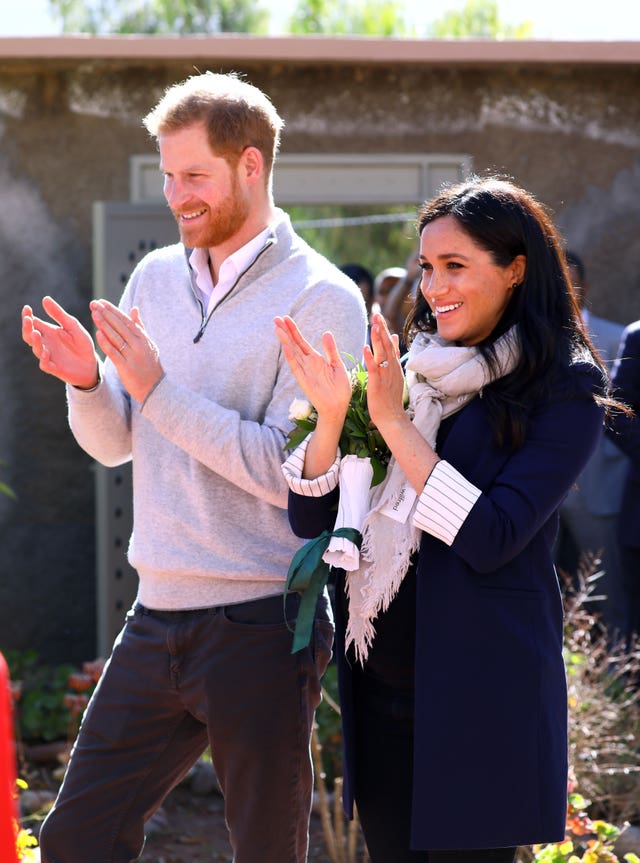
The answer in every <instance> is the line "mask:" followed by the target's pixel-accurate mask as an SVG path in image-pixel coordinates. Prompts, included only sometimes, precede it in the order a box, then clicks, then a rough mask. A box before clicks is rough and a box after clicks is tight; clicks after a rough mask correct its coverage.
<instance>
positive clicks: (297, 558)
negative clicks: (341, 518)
mask: <svg viewBox="0 0 640 863" xmlns="http://www.w3.org/2000/svg"><path fill="white" fill-rule="evenodd" d="M334 536H336V537H344V538H345V539H348V540H350V541H351V542H352V543H353V544H354V545H357V547H358V549H360V546H361V545H362V534H361V533H360V531H359V530H356V529H355V528H354V527H339V528H338V529H337V530H334V531H333V533H331V531H328V530H323V531H322V533H321V534H320V536H317V537H316V538H315V539H312V540H309V542H307V543H305V544H304V545H303V546H302V547H301V548H299V549H298V550H297V552H296V553H295V554H294V556H293V559H292V560H291V565H290V566H289V571H288V572H287V580H286V582H285V590H284V603H285V620H286V599H287V593H289V591H292V590H295V591H298V593H300V594H301V598H300V606H299V608H298V618H297V620H296V628H295V630H293V629H291V627H290V626H289V624H288V623H287V626H288V627H289V630H290V631H291V632H293V647H292V649H291V653H297V652H298V651H299V650H302V649H303V648H304V647H306V646H307V645H308V644H309V641H310V640H311V630H312V629H313V621H314V618H315V612H316V604H317V602H318V596H319V595H320V593H321V592H322V591H323V590H324V588H325V585H326V584H327V581H328V580H329V572H330V570H331V566H330V565H329V564H328V563H325V562H324V560H323V559H322V555H323V554H324V553H325V551H326V549H327V546H328V545H329V542H330V541H331V538H332V537H334Z"/></svg>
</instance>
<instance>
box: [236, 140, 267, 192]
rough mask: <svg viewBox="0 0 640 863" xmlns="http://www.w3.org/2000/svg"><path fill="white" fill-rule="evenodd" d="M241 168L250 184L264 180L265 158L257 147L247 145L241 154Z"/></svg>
mask: <svg viewBox="0 0 640 863" xmlns="http://www.w3.org/2000/svg"><path fill="white" fill-rule="evenodd" d="M239 167H240V170H241V171H242V172H243V176H244V179H245V181H246V182H247V183H248V184H249V185H253V184H254V183H257V182H258V181H259V180H262V176H263V171H264V159H263V158H262V153H261V152H260V150H258V148H257V147H245V148H244V150H243V151H242V155H241V156H240V165H239Z"/></svg>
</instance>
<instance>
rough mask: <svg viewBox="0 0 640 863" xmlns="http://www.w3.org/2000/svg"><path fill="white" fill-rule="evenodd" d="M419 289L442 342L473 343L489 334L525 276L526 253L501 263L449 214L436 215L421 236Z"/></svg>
mask: <svg viewBox="0 0 640 863" xmlns="http://www.w3.org/2000/svg"><path fill="white" fill-rule="evenodd" d="M420 267H421V269H422V279H421V281H420V289H421V290H422V293H423V295H424V298H425V299H426V301H427V302H428V304H429V306H430V307H431V310H432V312H433V314H434V315H435V318H436V321H437V326H438V333H439V334H440V335H441V336H442V337H443V338H445V339H446V340H447V341H451V342H457V343H458V344H461V345H476V344H478V343H479V342H481V341H482V340H483V339H485V338H486V337H487V336H489V335H490V334H491V333H492V332H493V330H494V328H495V327H496V325H497V323H498V321H499V320H500V318H501V317H502V315H503V314H504V310H505V309H506V307H507V304H508V302H509V300H510V298H511V294H512V293H513V291H514V290H518V288H517V287H515V288H514V284H515V285H519V284H520V282H522V280H523V278H524V271H525V257H524V255H518V256H517V257H516V258H514V260H513V261H512V262H511V263H510V264H509V265H508V266H506V267H500V266H498V265H497V264H496V263H494V260H493V256H492V255H491V253H490V252H487V251H486V250H485V249H481V248H480V247H479V246H477V245H476V244H475V242H474V241H473V240H472V238H471V236H470V235H469V234H468V233H467V232H466V231H465V230H464V229H463V228H462V227H461V225H460V223H459V222H458V221H457V220H456V219H455V217H454V216H441V217H440V218H439V219H436V220H435V221H433V222H430V223H429V224H427V225H425V227H424V228H423V229H422V233H421V235H420Z"/></svg>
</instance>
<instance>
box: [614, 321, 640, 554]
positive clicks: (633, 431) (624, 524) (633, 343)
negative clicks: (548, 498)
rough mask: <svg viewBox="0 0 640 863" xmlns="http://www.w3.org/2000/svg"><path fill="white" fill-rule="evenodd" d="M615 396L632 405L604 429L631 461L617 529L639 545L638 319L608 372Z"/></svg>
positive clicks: (625, 335)
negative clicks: (610, 426)
mask: <svg viewBox="0 0 640 863" xmlns="http://www.w3.org/2000/svg"><path fill="white" fill-rule="evenodd" d="M611 380H612V384H613V388H614V392H615V394H616V396H617V397H618V398H620V399H622V401H624V402H626V403H627V404H628V405H629V407H631V408H633V410H634V412H635V414H634V416H632V417H630V416H624V415H623V414H618V415H616V417H615V420H614V423H613V427H612V428H611V429H608V430H607V434H609V435H610V436H611V439H612V440H613V441H614V442H615V443H616V444H617V445H618V446H619V447H620V449H621V450H622V451H623V452H625V453H626V454H627V455H628V456H629V458H630V460H631V465H630V468H629V473H628V474H627V481H626V483H625V486H624V491H623V495H622V506H621V508H620V515H619V516H618V531H619V534H620V542H621V543H622V545H627V546H631V547H632V548H638V547H639V546H640V321H635V322H634V323H633V324H629V326H628V327H627V328H626V329H625V331H624V333H623V334H622V341H621V343H620V351H619V356H618V359H617V360H616V363H615V365H614V367H613V371H612V373H611Z"/></svg>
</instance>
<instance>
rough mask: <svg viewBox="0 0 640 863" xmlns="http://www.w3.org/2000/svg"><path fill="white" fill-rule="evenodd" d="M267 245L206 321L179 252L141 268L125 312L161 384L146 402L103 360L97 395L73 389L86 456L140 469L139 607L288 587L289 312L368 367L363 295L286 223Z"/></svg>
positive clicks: (133, 543) (196, 604)
mask: <svg viewBox="0 0 640 863" xmlns="http://www.w3.org/2000/svg"><path fill="white" fill-rule="evenodd" d="M272 228H273V230H272V232H271V235H270V237H269V238H268V240H267V243H266V245H265V247H264V249H263V250H262V251H261V252H260V254H259V255H258V257H257V259H256V260H255V261H254V262H253V264H252V265H251V266H250V267H249V268H248V269H247V270H246V271H245V272H244V273H243V274H242V275H241V276H240V277H239V279H238V281H237V282H236V284H235V286H234V287H233V288H232V290H231V291H230V292H229V293H228V294H227V295H226V296H225V297H224V299H223V300H222V301H221V302H220V303H219V304H218V305H217V306H216V307H215V308H214V309H213V311H212V312H211V314H210V315H209V316H208V317H206V316H205V314H204V311H203V306H202V302H201V300H200V297H199V294H198V292H197V289H196V287H195V277H194V273H193V272H192V270H191V268H190V267H189V264H188V250H185V248H184V246H183V245H182V244H181V243H178V244H176V245H174V246H168V247H166V248H162V249H157V250H155V251H153V252H151V253H149V254H148V255H147V256H146V257H145V258H143V260H142V261H141V262H140V263H139V264H138V265H137V267H136V269H135V270H134V272H133V274H132V276H131V278H130V280H129V283H128V285H127V287H126V289H125V291H124V294H123V297H122V300H121V303H120V306H121V308H122V309H123V310H124V311H127V312H128V311H129V310H130V309H131V308H132V307H134V306H137V307H138V308H139V309H140V315H141V318H142V321H143V323H144V326H145V328H146V330H147V332H148V333H149V335H150V337H151V338H152V339H153V340H154V342H155V343H156V345H157V346H158V349H159V353H160V361H161V363H162V366H163V369H164V372H165V374H164V377H163V378H162V379H161V380H160V382H159V383H158V384H157V386H156V387H155V389H154V390H153V391H152V392H151V394H150V395H149V396H148V397H147V399H146V401H145V403H144V404H143V405H140V404H138V403H137V402H136V401H135V400H134V399H132V398H131V397H130V396H129V395H128V393H127V392H126V390H125V389H124V388H123V386H122V384H121V383H120V379H119V377H118V375H117V373H116V370H115V367H114V366H113V364H112V363H111V362H110V361H109V360H106V361H105V362H104V363H101V368H100V383H99V385H98V386H97V387H96V389H94V390H91V391H81V390H78V389H75V388H73V387H67V398H68V408H69V422H70V426H71V429H72V431H73V434H74V436H75V438H76V440H77V441H78V443H79V444H80V446H81V447H82V448H83V449H84V450H85V451H86V452H87V453H88V454H89V455H91V456H92V457H93V458H94V459H96V460H97V461H99V462H100V463H101V464H104V465H107V466H116V465H119V464H122V463H124V462H127V461H128V460H132V462H133V513H134V524H133V533H132V536H131V540H130V544H129V551H128V554H129V560H130V563H131V565H132V566H133V567H134V568H135V569H136V570H137V572H138V575H139V589H138V597H137V598H138V600H139V601H140V602H141V603H142V604H143V605H146V606H147V607H149V608H156V609H189V608H202V607H208V606H214V605H225V604H229V603H234V602H243V601H246V600H249V599H254V598H259V597H262V596H270V595H274V594H277V593H278V592H280V591H281V590H282V586H283V582H284V579H285V576H286V573H287V569H288V566H289V563H290V561H291V557H292V555H293V554H294V553H295V551H296V549H297V548H298V547H299V545H300V540H298V539H297V538H296V537H294V535H293V533H292V532H291V529H290V527H289V523H288V519H287V510H286V506H287V493H288V490H287V485H286V483H285V480H284V477H283V474H282V470H281V464H282V462H283V461H284V459H285V457H286V453H285V451H284V444H285V441H286V434H287V432H288V431H289V430H290V429H291V428H292V425H293V423H292V421H291V420H290V419H289V406H290V404H291V401H292V400H293V399H294V398H295V397H299V396H300V395H301V393H300V390H299V387H298V385H297V383H296V381H295V379H294V377H293V375H292V374H291V372H290V370H289V367H288V365H287V362H286V360H285V359H284V356H283V354H282V351H281V349H280V342H279V340H278V338H277V336H276V335H275V329H274V324H273V319H274V317H275V316H276V315H280V316H282V315H290V316H291V317H292V318H293V319H294V320H295V321H296V323H297V324H298V325H299V327H300V329H301V331H302V333H303V334H304V335H305V336H306V337H307V338H308V339H309V340H310V341H311V342H312V343H313V344H314V345H315V346H316V347H319V345H320V338H321V335H322V333H323V332H325V331H326V330H331V331H332V332H333V334H334V336H335V337H336V341H337V344H338V346H339V347H340V349H341V350H342V351H344V352H346V353H348V354H350V355H351V356H353V357H360V356H361V353H362V346H363V344H364V342H365V336H366V316H365V309H364V304H363V301H362V296H361V294H360V291H359V289H358V288H357V286H356V285H355V284H354V283H353V282H352V281H351V280H350V279H349V278H348V277H346V276H345V275H344V274H343V273H341V272H340V270H339V269H338V268H337V267H336V266H334V265H333V264H332V263H330V262H329V261H327V260H326V259H325V258H324V257H322V256H321V255H320V254H318V253H317V252H315V251H314V250H313V249H312V248H311V247H310V246H308V245H307V244H306V243H305V242H304V241H303V240H302V239H301V238H300V237H298V236H297V235H296V234H295V232H294V231H293V229H292V227H291V223H290V221H289V218H288V216H287V215H286V213H284V212H283V211H281V210H278V211H277V219H276V221H275V222H274V224H273V226H272Z"/></svg>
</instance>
